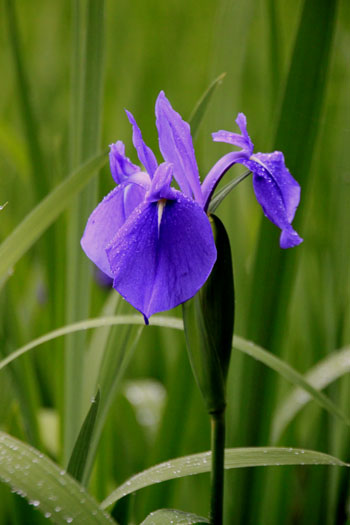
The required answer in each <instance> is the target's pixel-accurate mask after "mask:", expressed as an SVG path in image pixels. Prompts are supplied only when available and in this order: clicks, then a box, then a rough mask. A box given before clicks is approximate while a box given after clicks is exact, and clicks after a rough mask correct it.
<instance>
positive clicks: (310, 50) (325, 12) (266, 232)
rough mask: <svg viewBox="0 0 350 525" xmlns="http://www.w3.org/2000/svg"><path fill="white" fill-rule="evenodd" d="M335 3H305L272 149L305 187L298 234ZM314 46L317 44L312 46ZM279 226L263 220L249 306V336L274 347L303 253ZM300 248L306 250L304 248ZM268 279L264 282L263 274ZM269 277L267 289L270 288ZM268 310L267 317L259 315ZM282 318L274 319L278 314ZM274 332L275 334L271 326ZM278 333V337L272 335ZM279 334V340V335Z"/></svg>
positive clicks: (298, 219) (297, 215)
mask: <svg viewBox="0 0 350 525" xmlns="http://www.w3.org/2000/svg"><path fill="white" fill-rule="evenodd" d="M336 8H337V1H336V0H335V1H334V2H329V1H328V0H321V1H320V0H309V1H307V2H304V8H303V12H302V15H301V21H300V25H299V28H298V33H297V37H296V42H295V46H294V51H293V56H292V61H291V66H290V69H289V73H288V78H287V82H286V88H285V93H284V97H283V101H282V106H281V110H280V116H279V121H278V125H277V130H276V138H275V143H274V149H277V150H280V151H283V153H284V155H285V158H286V164H287V166H288V168H289V170H290V172H291V173H292V174H293V175H294V177H295V178H296V179H297V180H298V182H299V184H300V185H301V188H302V201H301V207H300V210H299V211H298V213H297V214H296V220H295V227H296V229H297V230H298V229H299V230H300V224H301V217H302V213H303V209H304V208H303V196H305V195H306V191H307V187H308V184H309V182H310V176H309V175H310V166H311V160H312V152H313V149H314V145H315V142H316V137H317V132H318V127H319V124H320V122H321V113H322V102H323V98H324V95H325V91H326V86H327V82H326V79H327V71H328V65H329V62H330V57H331V51H332V42H333V36H334V28H335V13H336ZM310 42H313V43H314V44H313V45H312V46H311V45H310ZM300 233H301V234H302V231H301V232H300ZM278 235H279V232H278V231H277V229H276V227H275V226H273V225H272V224H271V223H270V222H269V221H267V220H262V222H261V229H260V235H259V240H258V247H257V256H256V260H255V264H254V275H253V280H252V288H251V289H252V292H251V308H250V314H249V315H247V318H248V324H249V326H248V330H249V331H248V333H249V337H251V338H252V339H254V340H256V341H258V342H259V343H260V344H261V345H263V346H265V347H268V348H271V340H272V339H275V343H276V344H277V345H278V343H279V341H280V340H281V338H283V334H282V333H281V331H282V327H283V326H284V323H282V322H280V321H279V319H281V318H283V319H284V318H285V315H286V311H287V307H288V303H289V300H288V298H289V296H290V293H291V289H292V284H293V282H294V275H295V272H294V271H293V269H295V268H296V267H297V261H296V258H298V257H299V253H300V250H298V249H294V250H289V251H287V250H280V249H279V248H278ZM300 249H302V247H301V248H300ZM262 275H264V276H265V279H262V278H261V276H262ZM266 279H268V280H269V286H268V287H266ZM262 312H264V315H261V313H262ZM277 314H278V316H279V319H276V316H277ZM272 326H273V327H275V330H271V327H272ZM274 331H275V332H276V331H279V334H276V333H275V334H274V333H273V332H274ZM277 335H278V341H277V339H276V336H277Z"/></svg>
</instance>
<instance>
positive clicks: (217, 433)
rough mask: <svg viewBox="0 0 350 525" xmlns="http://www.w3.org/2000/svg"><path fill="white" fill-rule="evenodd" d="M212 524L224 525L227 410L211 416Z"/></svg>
mask: <svg viewBox="0 0 350 525" xmlns="http://www.w3.org/2000/svg"><path fill="white" fill-rule="evenodd" d="M211 454H212V459H211V461H212V467H211V495H210V523H211V524H212V525H222V523H223V504H224V460H225V409H223V410H221V411H220V412H214V413H213V414H211Z"/></svg>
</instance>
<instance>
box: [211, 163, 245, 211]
mask: <svg viewBox="0 0 350 525" xmlns="http://www.w3.org/2000/svg"><path fill="white" fill-rule="evenodd" d="M250 173H251V172H250V171H249V170H248V171H245V172H244V173H242V175H239V176H238V177H236V178H235V179H233V180H231V181H230V182H229V183H228V184H226V185H225V186H224V187H223V188H221V190H220V191H218V192H217V193H216V194H215V195H214V197H213V198H212V199H211V201H210V204H209V207H208V212H209V213H214V212H215V210H216V209H217V208H218V206H219V205H220V204H221V203H222V201H223V200H224V198H225V197H227V195H228V194H229V193H230V192H231V191H232V190H233V189H234V188H235V187H236V186H238V184H239V183H240V182H242V180H244V179H245V178H247V177H248V175H250Z"/></svg>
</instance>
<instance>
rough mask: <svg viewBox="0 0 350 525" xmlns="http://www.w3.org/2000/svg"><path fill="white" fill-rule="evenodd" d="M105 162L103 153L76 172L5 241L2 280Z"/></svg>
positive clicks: (0, 266)
mask: <svg viewBox="0 0 350 525" xmlns="http://www.w3.org/2000/svg"><path fill="white" fill-rule="evenodd" d="M107 159H108V157H107V153H106V152H104V153H100V154H99V155H97V156H95V157H94V158H92V159H91V160H89V161H88V162H86V163H85V164H83V165H82V166H81V167H80V168H78V169H77V170H75V171H74V172H73V173H72V174H71V175H70V176H69V177H68V178H67V179H66V180H64V181H63V182H62V183H61V184H59V186H57V187H56V188H55V189H54V190H53V191H52V192H51V193H49V194H48V195H47V196H46V197H45V199H43V200H42V201H41V202H40V203H39V204H38V205H37V206H36V207H35V208H34V210H33V211H31V212H30V213H29V215H27V217H25V219H23V221H22V222H21V223H20V224H19V225H18V226H17V228H16V229H15V230H14V231H13V232H12V233H11V234H10V235H9V236H8V237H7V238H6V239H5V240H4V242H3V243H2V244H1V245H0V276H1V277H4V276H5V275H6V274H8V273H9V272H11V269H12V268H13V265H14V264H15V263H16V262H17V261H18V260H19V259H20V258H21V257H22V255H24V254H25V253H26V251H27V250H28V249H29V248H30V247H31V246H32V245H33V244H34V242H35V241H36V240H37V239H38V238H39V237H40V235H42V234H43V233H44V231H45V230H47V228H48V227H49V226H50V225H51V224H52V223H53V221H54V220H55V219H56V218H57V217H58V215H59V214H60V213H61V212H62V211H63V210H64V209H65V208H66V206H67V205H68V204H69V203H70V201H71V199H72V197H73V196H74V195H76V194H77V193H78V192H79V191H81V190H82V189H83V188H84V186H85V185H86V184H87V183H88V182H89V180H90V179H91V177H92V176H93V175H94V174H95V173H96V172H97V171H98V170H99V169H100V168H102V166H104V165H105V164H106V162H107Z"/></svg>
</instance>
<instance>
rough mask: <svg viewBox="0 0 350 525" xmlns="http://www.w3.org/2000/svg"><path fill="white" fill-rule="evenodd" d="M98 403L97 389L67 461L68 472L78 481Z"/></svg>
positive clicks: (93, 425)
mask: <svg viewBox="0 0 350 525" xmlns="http://www.w3.org/2000/svg"><path fill="white" fill-rule="evenodd" d="M99 403H100V391H99V390H98V391H97V394H96V396H95V398H94V399H93V400H92V402H91V407H90V410H89V412H88V414H87V416H86V418H85V421H84V423H83V425H82V427H81V429H80V432H79V436H78V438H77V441H76V443H75V445H74V448H73V452H72V455H71V457H70V460H69V463H68V467H67V472H68V474H70V475H71V476H72V477H73V478H75V479H76V480H77V481H79V482H81V481H82V479H83V474H84V469H85V465H86V459H87V456H88V452H89V447H90V443H91V439H92V435H93V432H94V427H95V421H96V417H97V413H98V407H99Z"/></svg>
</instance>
